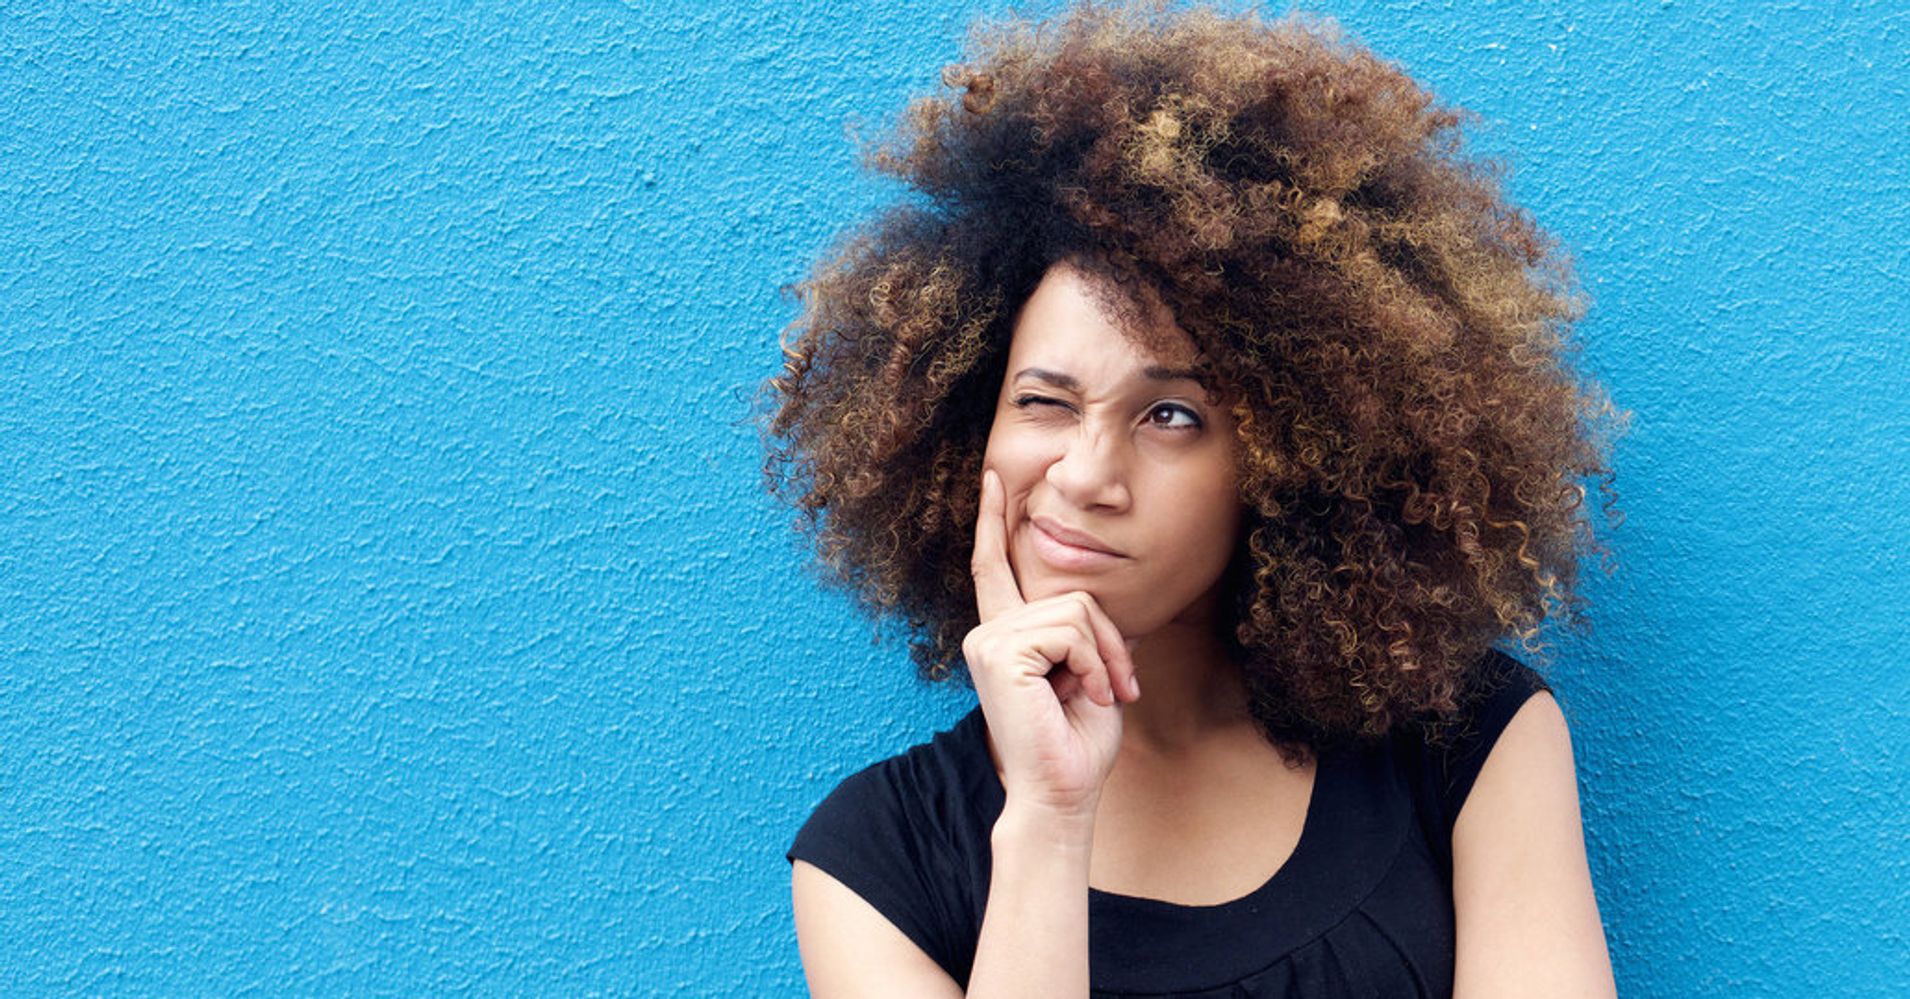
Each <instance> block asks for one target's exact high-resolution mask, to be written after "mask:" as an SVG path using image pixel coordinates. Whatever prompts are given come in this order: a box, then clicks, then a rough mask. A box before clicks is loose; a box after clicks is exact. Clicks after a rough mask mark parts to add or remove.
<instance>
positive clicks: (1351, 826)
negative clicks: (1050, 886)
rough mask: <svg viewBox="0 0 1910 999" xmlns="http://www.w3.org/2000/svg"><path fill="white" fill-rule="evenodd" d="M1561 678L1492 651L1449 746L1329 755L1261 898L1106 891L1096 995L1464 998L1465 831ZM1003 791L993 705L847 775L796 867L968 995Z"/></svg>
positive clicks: (804, 832) (800, 845)
mask: <svg viewBox="0 0 1910 999" xmlns="http://www.w3.org/2000/svg"><path fill="white" fill-rule="evenodd" d="M1545 689H1548V688H1547V687H1546V684H1545V681H1544V680H1542V679H1541V678H1540V677H1539V676H1538V674H1536V673H1534V672H1533V671H1532V670H1531V669H1529V668H1528V667H1526V666H1525V665H1524V664H1523V663H1520V662H1518V661H1517V660H1515V659H1513V658H1511V657H1510V656H1507V655H1505V654H1503V653H1500V652H1497V651H1493V652H1490V653H1488V654H1487V656H1486V658H1485V660H1484V661H1483V662H1482V663H1481V668H1480V669H1479V670H1478V672H1477V680H1476V682H1475V684H1474V686H1473V688H1472V691H1471V694H1470V695H1469V696H1468V698H1467V699H1466V704H1465V706H1464V711H1463V712H1462V713H1461V715H1460V716H1459V719H1458V720H1457V721H1456V722H1455V723H1453V724H1452V725H1451V731H1450V734H1449V736H1448V737H1447V739H1446V741H1445V743H1444V744H1443V745H1438V746H1435V745H1429V744H1428V743H1427V742H1426V741H1425V739H1424V738H1423V736H1421V735H1420V734H1418V733H1417V732H1416V731H1412V730H1409V731H1408V732H1405V733H1402V734H1399V735H1396V736H1394V737H1393V738H1391V739H1389V740H1386V741H1383V742H1379V743H1372V744H1366V745H1360V746H1354V747H1348V748H1342V749H1329V750H1325V751H1322V752H1321V753H1320V754H1319V765H1318V769H1317V770H1316V772H1315V776H1314V782H1313V793H1312V798H1311V800H1310V803H1309V805H1308V808H1307V814H1306V821H1305V824H1304V826H1303V827H1302V831H1301V834H1300V840H1299V843H1298V845H1297V846H1295V848H1294V851H1293V853H1292V855H1291V856H1290V857H1289V858H1288V859H1287V861H1286V863H1285V864H1283V865H1282V866H1281V868H1280V869H1279V870H1278V871H1277V872H1275V874H1274V875H1273V877H1272V878H1271V879H1269V880H1268V881H1267V882H1266V884H1264V885H1262V886H1261V887H1260V888H1258V889H1256V890H1255V891H1253V892H1251V893H1249V894H1247V895H1245V896H1242V897H1241V898H1238V899H1235V900H1233V901H1231V902H1224V903H1222V904H1219V905H1210V906H1186V905H1176V904H1173V903H1169V902H1163V901H1160V900H1157V899H1146V898H1136V897H1131V896H1126V895H1116V894H1111V893H1108V892H1102V891H1098V890H1095V889H1092V888H1090V889H1089V898H1088V955H1089V977H1090V980H1091V983H1092V991H1093V994H1094V995H1096V996H1142V995H1145V996H1215V997H1219V996H1230V997H1262V996H1307V997H1329V996H1387V997H1392V996H1450V995H1451V994H1452V968H1453V910H1452V827H1453V823H1454V821H1456V820H1457V818H1458V815H1459V808H1460V806H1461V805H1462V804H1463V803H1464V802H1465V799H1466V795H1467V793H1468V792H1469V791H1471V789H1472V784H1473V781H1474V780H1475V779H1476V778H1477V777H1478V774H1479V769H1480V767H1481V766H1483V765H1484V763H1485V758H1486V754H1487V753H1488V752H1490V750H1491V748H1492V745H1493V743H1494V742H1495V741H1497V739H1498V737H1499V734H1500V733H1501V732H1503V731H1504V729H1505V726H1506V723H1507V722H1509V721H1510V720H1511V719H1512V716H1513V714H1514V713H1516V712H1517V711H1518V710H1519V708H1520V706H1522V705H1523V704H1524V703H1525V702H1526V700H1527V699H1528V698H1530V697H1531V696H1532V695H1533V694H1534V693H1535V692H1537V691H1540V690H1545ZM1002 802H1003V792H1002V787H1001V781H1000V779H999V778H998V777H997V776H996V774H995V770H994V766H993V764H992V763H991V762H990V759H989V756H988V743H987V731H986V727H985V724H984V722H983V718H982V713H981V709H980V708H976V709H975V710H973V711H971V712H970V713H969V714H968V715H967V716H966V717H964V718H963V719H962V720H961V721H960V722H958V723H956V725H955V726H954V727H953V728H952V729H950V730H948V731H946V732H942V733H939V734H937V735H936V736H935V737H934V738H933V739H932V740H931V741H929V742H927V743H924V744H922V745H919V746H916V747H914V748H912V749H909V750H907V751H906V752H903V753H901V754H899V755H897V756H893V757H891V758H889V759H886V760H883V761H882V762H880V763H877V764H875V765H873V766H871V767H868V768H867V769H864V770H862V771H861V772H859V773H856V774H854V775H853V776H850V777H849V778H847V779H846V780H844V781H843V782H842V783H841V784H840V785H839V786H838V787H837V788H836V789H835V791H833V792H832V793H831V794H830V795H829V796H828V797H827V798H826V799H825V800H824V801H823V802H822V804H821V805H819V806H818V807H817V808H816V811H815V813H814V814H812V815H811V816H810V818H809V821H808V822H807V823H805V824H804V825H803V827H802V829H801V831H799V832H798V833H797V834H796V840H795V843H794V845H793V846H791V847H790V849H789V853H788V857H789V859H790V860H791V861H795V860H803V861H807V862H809V863H811V864H814V865H815V866H816V867H818V868H820V869H822V870H823V871H825V872H827V873H828V874H830V875H831V876H833V877H834V878H836V879H837V880H838V881H841V882H842V883H843V884H845V885H847V886H848V887H849V888H850V889H851V890H853V891H854V892H855V893H856V894H858V895H860V896H861V897H862V898H864V899H865V900H867V901H868V902H869V904H871V905H873V906H874V907H875V908H876V910H877V911H879V912H881V913H882V914H883V915H884V916H886V917H888V919H889V921H890V922H892V923H894V924H895V926H896V927H897V928H898V929H900V930H901V931H902V932H903V934H905V935H906V936H907V937H908V938H909V939H910V940H913V941H914V942H915V943H916V945H917V946H919V947H921V948H922V950H923V951H924V952H925V953H927V954H928V955H929V956H930V957H931V958H933V959H934V960H935V962H936V963H937V964H939V965H941V966H942V968H943V969H944V970H946V971H947V972H948V973H949V975H950V976H952V977H953V978H954V979H955V980H956V981H957V982H959V983H961V984H962V985H963V986H964V987H966V985H967V983H968V973H969V969H970V968H971V966H972V965H973V963H974V959H975V943H976V941H977V939H978V938H979V937H980V934H981V923H982V912H983V909H984V906H985V904H986V902H987V897H988V878H989V833H990V830H991V829H992V828H993V826H994V823H995V819H996V818H997V817H998V816H999V815H1000V814H1001V808H1002Z"/></svg>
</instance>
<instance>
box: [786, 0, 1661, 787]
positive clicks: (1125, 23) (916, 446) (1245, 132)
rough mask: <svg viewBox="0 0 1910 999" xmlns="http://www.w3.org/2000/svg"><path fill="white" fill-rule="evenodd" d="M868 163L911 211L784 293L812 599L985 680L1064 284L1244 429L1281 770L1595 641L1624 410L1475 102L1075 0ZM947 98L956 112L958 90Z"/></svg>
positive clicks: (1296, 23)
mask: <svg viewBox="0 0 1910 999" xmlns="http://www.w3.org/2000/svg"><path fill="white" fill-rule="evenodd" d="M969 56H970V58H968V59H967V61H966V62H965V64H963V65H959V66H950V67H948V68H946V69H945V70H944V71H943V74H942V78H943V81H944V83H945V84H947V85H948V86H949V87H950V88H951V89H950V91H949V92H946V93H945V94H944V95H943V96H933V97H925V98H920V99H917V100H916V101H914V102H913V103H912V104H911V105H910V106H909V107H908V109H907V111H906V112H905V114H904V115H903V117H902V120H901V121H900V123H899V125H898V126H897V127H896V130H895V131H894V132H893V133H892V134H890V135H888V136H887V138H886V139H884V140H880V141H878V142H877V143H875V144H873V145H872V146H870V147H868V148H867V149H865V153H864V156H865V161H866V162H867V163H868V164H869V165H870V166H871V167H872V168H873V169H875V170H878V171H880V172H883V173H887V174H890V175H893V176H895V177H897V178H900V179H901V180H903V181H904V182H906V183H907V184H908V185H910V186H911V187H912V188H913V189H914V190H915V191H916V192H919V197H915V198H912V199H909V200H905V201H903V202H902V203H899V204H896V205H894V206H893V207H890V208H889V209H887V210H886V211H885V212H883V213H881V214H880V215H878V216H877V217H875V218H873V219H871V220H868V221H867V222H866V223H865V224H863V225H862V226H860V227H858V228H856V229H855V230H853V231H852V232H850V233H849V234H848V235H847V236H845V237H844V238H843V239H842V240H841V241H840V242H839V243H838V244H837V245H836V246H835V248H834V249H833V250H832V251H831V253H830V254H829V255H828V257H827V258H826V259H825V260H824V261H823V262H821V263H820V264H819V265H817V266H816V267H815V269H814V270H813V271H812V273H811V275H810V276H809V277H808V278H807V279H806V280H804V281H802V282H800V283H798V284H797V285H796V286H795V291H796V294H797V295H798V297H799V299H800V301H801V306H802V308H801V312H800V315H799V316H798V318H797V319H796V320H795V321H794V322H793V323H792V325H791V327H790V329H789V330H788V331H787V332H786V334H785V337H784V341H783V351H784V355H785V359H786V365H785V367H784V370H783V372H782V373H781V374H780V375H779V376H778V377H776V378H774V379H772V380H770V381H769V383H768V384H767V385H766V386H765V396H766V403H767V405H766V407H765V409H766V412H765V414H764V418H765V422H766V426H765V430H766V435H765V436H766V446H767V449H768V457H767V459H766V461H765V466H764V471H765V477H766V480H767V483H768V486H769V488H770V490H771V491H772V493H774V494H775V495H777V496H779V497H780V498H782V499H784V500H785V501H788V502H790V503H791V504H792V505H793V506H794V507H795V508H796V509H797V510H799V511H800V514H801V516H800V517H799V524H800V525H801V527H802V529H803V530H805V531H806V532H807V533H808V534H809V535H810V536H811V538H812V540H813V541H814V543H815V545H816V548H817V551H818V554H819V556H820V560H821V565H822V566H823V567H824V569H825V576H826V578H827V579H829V580H830V581H833V582H835V583H838V584H840V585H842V586H845V587H846V588H847V589H849V590H850V591H851V592H852V593H854V594H855V595H856V596H857V597H858V598H859V599H860V600H861V602H862V603H863V605H864V606H865V607H866V608H867V609H869V610H870V611H871V612H872V613H873V614H875V615H876V616H877V617H878V618H887V619H890V620H894V621H898V622H899V623H901V624H902V625H904V626H905V627H906V629H907V632H908V634H909V635H910V643H909V644H910V650H911V653H912V656H913V658H914V660H915V662H916V664H917V666H918V667H919V668H920V670H921V671H922V673H923V675H924V676H925V677H927V678H929V679H944V678H948V677H951V676H958V677H965V676H966V674H965V672H964V670H963V669H962V666H961V663H960V654H961V642H962V638H963V636H964V635H965V634H966V633H967V632H968V631H969V630H970V629H971V628H973V627H974V626H975V625H976V623H977V614H976V609H975V597H974V589H973V585H972V582H971V580H970V578H969V559H970V554H971V551H972V546H973V538H972V530H973V526H972V525H973V523H974V520H975V514H976V508H977V504H978V501H979V491H980V475H981V463H982V453H983V449H984V447H985V445H986V443H987V437H988V433H989V428H990V425H991V422H992V418H993V411H994V406H995V400H996V392H997V389H998V387H999V385H1000V382H1001V378H1002V376H1003V367H1004V365H1005V363H1006V360H1005V359H1006V355H1007V350H1008V344H1009V339H1010V335H1011V332H1012V329H1013V324H1014V320H1015V317H1016V312H1017V310H1018V308H1019V307H1020V304H1021V303H1022V302H1023V301H1024V300H1025V299H1026V298H1027V297H1028V296H1029V294H1031V293H1032V290H1033V288H1034V287H1035V285H1036V283H1037V282H1039V280H1040V279H1041V277H1042V275H1043V274H1044V273H1045V272H1046V271H1047V269H1048V268H1049V267H1050V266H1052V265H1053V264H1055V263H1056V262H1058V261H1063V260H1070V261H1080V262H1086V263H1087V264H1088V265H1089V266H1090V267H1091V269H1092V270H1093V271H1094V273H1095V276H1096V277H1097V278H1099V279H1100V282H1101V283H1102V284H1104V285H1105V286H1107V287H1110V288H1114V289H1117V290H1124V291H1125V292H1126V294H1125V297H1126V298H1127V299H1128V300H1129V301H1134V302H1142V301H1147V302H1159V303H1164V304H1165V305H1166V307H1167V308H1169V309H1170V310H1171V313H1172V316H1173V318H1174V320H1175V323H1176V324H1177V325H1178V326H1179V327H1181V328H1182V329H1183V330H1185V331H1186V332H1187V334H1188V335H1189V336H1191V337H1192V339H1193V340H1194V343H1195V346H1196V348H1197V349H1198V350H1199V352H1200V354H1201V356H1202V358H1203V359H1204V362H1205V364H1206V365H1207V366H1208V368H1209V370H1210V371H1211V375H1212V377H1213V378H1214V381H1215V383H1216V384H1217V385H1218V386H1220V387H1221V389H1222V395H1223V398H1225V399H1227V400H1229V402H1228V404H1229V405H1230V406H1231V408H1232V410H1233V412H1234V414H1235V416H1236V419H1237V423H1238V433H1239V441H1238V444H1239V446H1238V447H1237V448H1236V452H1237V454H1238V455H1239V459H1238V460H1239V468H1238V481H1239V482H1240V495H1241V500H1242V502H1243V503H1244V504H1245V505H1246V507H1247V513H1246V522H1245V525H1244V528H1243V532H1242V538H1241V542H1240V548H1239V550H1238V551H1237V553H1236V555H1235V558H1234V560H1233V565H1232V567H1231V568H1230V569H1229V570H1228V574H1227V577H1226V584H1225V591H1226V594H1227V600H1228V604H1227V606H1228V607H1230V608H1231V612H1232V617H1231V622H1232V624H1233V632H1232V635H1231V642H1232V648H1233V651H1234V653H1235V655H1236V658H1237V660H1238V662H1239V664H1240V666H1241V668H1242V670H1243V672H1244V675H1245V677H1246V680H1247V686H1248V690H1249V692H1250V695H1251V699H1252V709H1253V712H1254V716H1255V718H1256V720H1257V721H1258V722H1259V724H1260V726H1261V728H1262V729H1263V730H1264V731H1265V732H1266V734H1267V735H1268V737H1269V739H1271V740H1272V741H1274V742H1275V743H1276V744H1279V745H1281V746H1283V747H1296V748H1297V749H1298V750H1299V751H1300V752H1302V753H1304V751H1305V749H1306V748H1307V747H1317V746H1320V745H1323V744H1326V743H1329V742H1335V741H1341V740H1347V739H1371V738H1378V737H1382V736H1384V735H1387V734H1389V733H1392V732H1395V731H1398V730H1399V729H1400V728H1401V727H1403V726H1404V725H1405V724H1407V723H1409V722H1412V723H1423V724H1426V725H1428V726H1430V727H1431V729H1432V730H1433V731H1434V732H1435V734H1436V732H1437V729H1438V725H1439V723H1440V721H1441V720H1443V719H1446V718H1449V717H1450V716H1451V715H1452V713H1453V712H1454V711H1456V710H1457V708H1458V707H1459V705H1460V703H1461V702H1462V701H1463V700H1464V699H1465V697H1466V696H1467V694H1468V691H1469V690H1470V689H1471V687H1472V684H1473V683H1474V681H1475V680H1477V679H1478V676H1479V673H1480V670H1481V669H1482V668H1483V666H1482V664H1483V663H1486V662H1488V661H1490V657H1489V656H1487V654H1486V653H1487V652H1488V650H1489V649H1490V648H1491V647H1492V646H1493V645H1494V644H1495V643H1498V642H1501V641H1504V640H1507V639H1510V638H1516V639H1517V640H1518V641H1519V643H1520V647H1521V648H1522V649H1523V650H1524V651H1526V652H1543V651H1544V648H1543V645H1541V644H1536V643H1535V641H1534V640H1535V638H1536V636H1537V635H1538V632H1539V627H1540V625H1541V624H1542V623H1543V622H1544V621H1545V620H1546V619H1547V618H1548V617H1559V618H1563V619H1564V620H1565V621H1566V622H1567V623H1568V624H1569V625H1570V626H1572V627H1574V628H1577V629H1579V630H1582V628H1583V625H1584V624H1585V621H1584V618H1583V615H1582V607H1583V604H1584V602H1585V601H1584V599H1583V597H1581V596H1580V595H1579V594H1578V593H1577V592H1576V584H1577V581H1578V566H1579V562H1580V559H1581V557H1583V556H1585V555H1588V554H1593V553H1596V554H1598V555H1601V556H1604V555H1607V554H1608V553H1607V552H1606V549H1605V548H1604V547H1603V546H1602V545H1601V544H1600V543H1599V542H1598V540H1597V539H1596V538H1595V537H1594V534H1593V531H1592V529H1591V525H1590V523H1589V520H1588V512H1589V511H1587V510H1585V509H1584V507H1585V503H1584V500H1585V498H1586V493H1587V490H1586V486H1585V483H1586V482H1590V481H1596V483H1597V488H1598V489H1599V491H1600V493H1601V495H1602V497H1603V500H1604V502H1603V504H1602V505H1603V507H1604V509H1605V510H1606V512H1607V513H1612V512H1613V510H1614V507H1615V503H1616V493H1615V491H1614V490H1613V488H1612V481H1613V475H1612V472H1611V470H1610V468H1609V467H1608V466H1607V458H1606V455H1607V454H1608V452H1609V444H1610V440H1611V438H1612V437H1613V436H1615V434H1616V433H1617V432H1619V431H1622V428H1623V424H1624V421H1625V418H1626V416H1627V414H1624V413H1622V412H1619V411H1617V410H1615V409H1614V408H1613V407H1612V405H1611V403H1610V401H1609V400H1608V399H1607V398H1606V396H1605V395H1604V393H1603V391H1602V389H1600V388H1599V387H1598V386H1597V385H1595V384H1593V383H1591V382H1590V381H1588V380H1587V379H1585V378H1583V377H1580V376H1579V375H1578V373H1577V372H1575V370H1574V369H1573V367H1572V366H1571V365H1570V363H1569V358H1570V355H1571V354H1572V353H1574V352H1575V351H1576V349H1577V348H1576V346H1575V345H1573V344H1572V343H1570V342H1569V340H1568V334H1569V332H1570V328H1571V325H1572V323H1573V322H1574V321H1575V320H1576V319H1577V318H1578V317H1579V316H1580V314H1581V312H1582V304H1581V300H1580V295H1579V292H1578V290H1577V286H1576V284H1575V282H1574V279H1573V277H1572V274H1571V270H1570V266H1569V263H1568V262H1567V261H1566V259H1565V258H1564V256H1563V255H1562V254H1561V253H1560V252H1559V251H1558V250H1557V248H1556V247H1555V246H1554V245H1553V243H1552V241H1551V240H1550V239H1549V238H1548V237H1547V236H1546V235H1545V234H1543V233H1542V232H1541V231H1540V230H1539V229H1538V228H1537V227H1536V226H1535V225H1534V223H1533V222H1532V221H1531V220H1530V219H1529V218H1528V217H1527V216H1526V215H1525V214H1524V213H1523V212H1522V211H1520V210H1519V209H1517V208H1515V207H1513V206H1512V205H1510V204H1508V203H1507V201H1506V200H1505V198H1504V196H1503V195H1502V193H1501V189H1500V188H1501V185H1500V174H1501V173H1502V169H1501V168H1500V167H1499V166H1498V165H1497V164H1495V163H1492V162H1489V161H1483V160H1479V159H1476V158H1473V157H1470V156H1469V155H1467V154H1466V153H1465V152H1464V150H1463V149H1462V143H1461V136H1460V126H1461V125H1462V124H1464V123H1465V121H1466V116H1465V114H1464V112H1462V111H1459V110H1457V109H1454V108H1451V107H1447V106H1443V105H1441V104H1440V103H1438V102H1437V101H1435V100H1434V98H1433V97H1432V96H1431V95H1430V94H1429V93H1427V92H1426V91H1425V90H1424V89H1422V88H1421V87H1420V86H1419V85H1418V84H1416V83H1415V82H1414V81H1413V80H1412V79H1411V78H1409V77H1408V76H1406V75H1405V73H1403V72H1402V71H1401V70H1400V69H1399V68H1398V67H1396V66H1394V65H1392V64H1390V63H1388V62H1385V61H1383V60H1381V59H1380V58H1378V57H1377V56H1375V55H1374V54H1373V53H1371V52H1370V51H1367V50H1365V49H1363V48H1361V47H1358V46H1357V45H1355V44H1352V43H1350V42H1348V41H1346V40H1344V39H1343V38H1342V37H1341V36H1340V35H1339V33H1338V31H1337V29H1336V28H1335V27H1334V26H1333V25H1332V24H1331V22H1327V21H1323V20H1317V19H1310V18H1303V17H1299V16H1292V17H1289V18H1286V19H1284V20H1281V21H1278V22H1273V23H1268V22H1264V21H1262V20H1260V19H1259V18H1258V17H1257V16H1254V15H1246V16H1240V17H1231V16H1226V15H1223V14H1220V13H1217V12H1215V11H1213V10H1211V9H1206V8H1198V9H1193V10H1186V11H1169V10H1166V9H1165V8H1164V6H1163V5H1160V4H1155V5H1152V6H1147V7H1117V8H1108V7H1102V6H1098V5H1095V4H1090V3H1080V4H1077V5H1076V6H1074V7H1072V8H1070V9H1069V10H1068V11H1067V12H1066V13H1065V14H1063V15H1060V16H1058V17H1057V18H1056V19H1054V20H1053V21H1050V22H1046V23H1039V22H1029V21H1026V20H1020V19H1009V20H1005V21H999V22H992V23H981V24H978V25H977V26H976V27H975V28H974V29H972V30H971V37H970V50H969ZM956 91H959V92H956Z"/></svg>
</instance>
